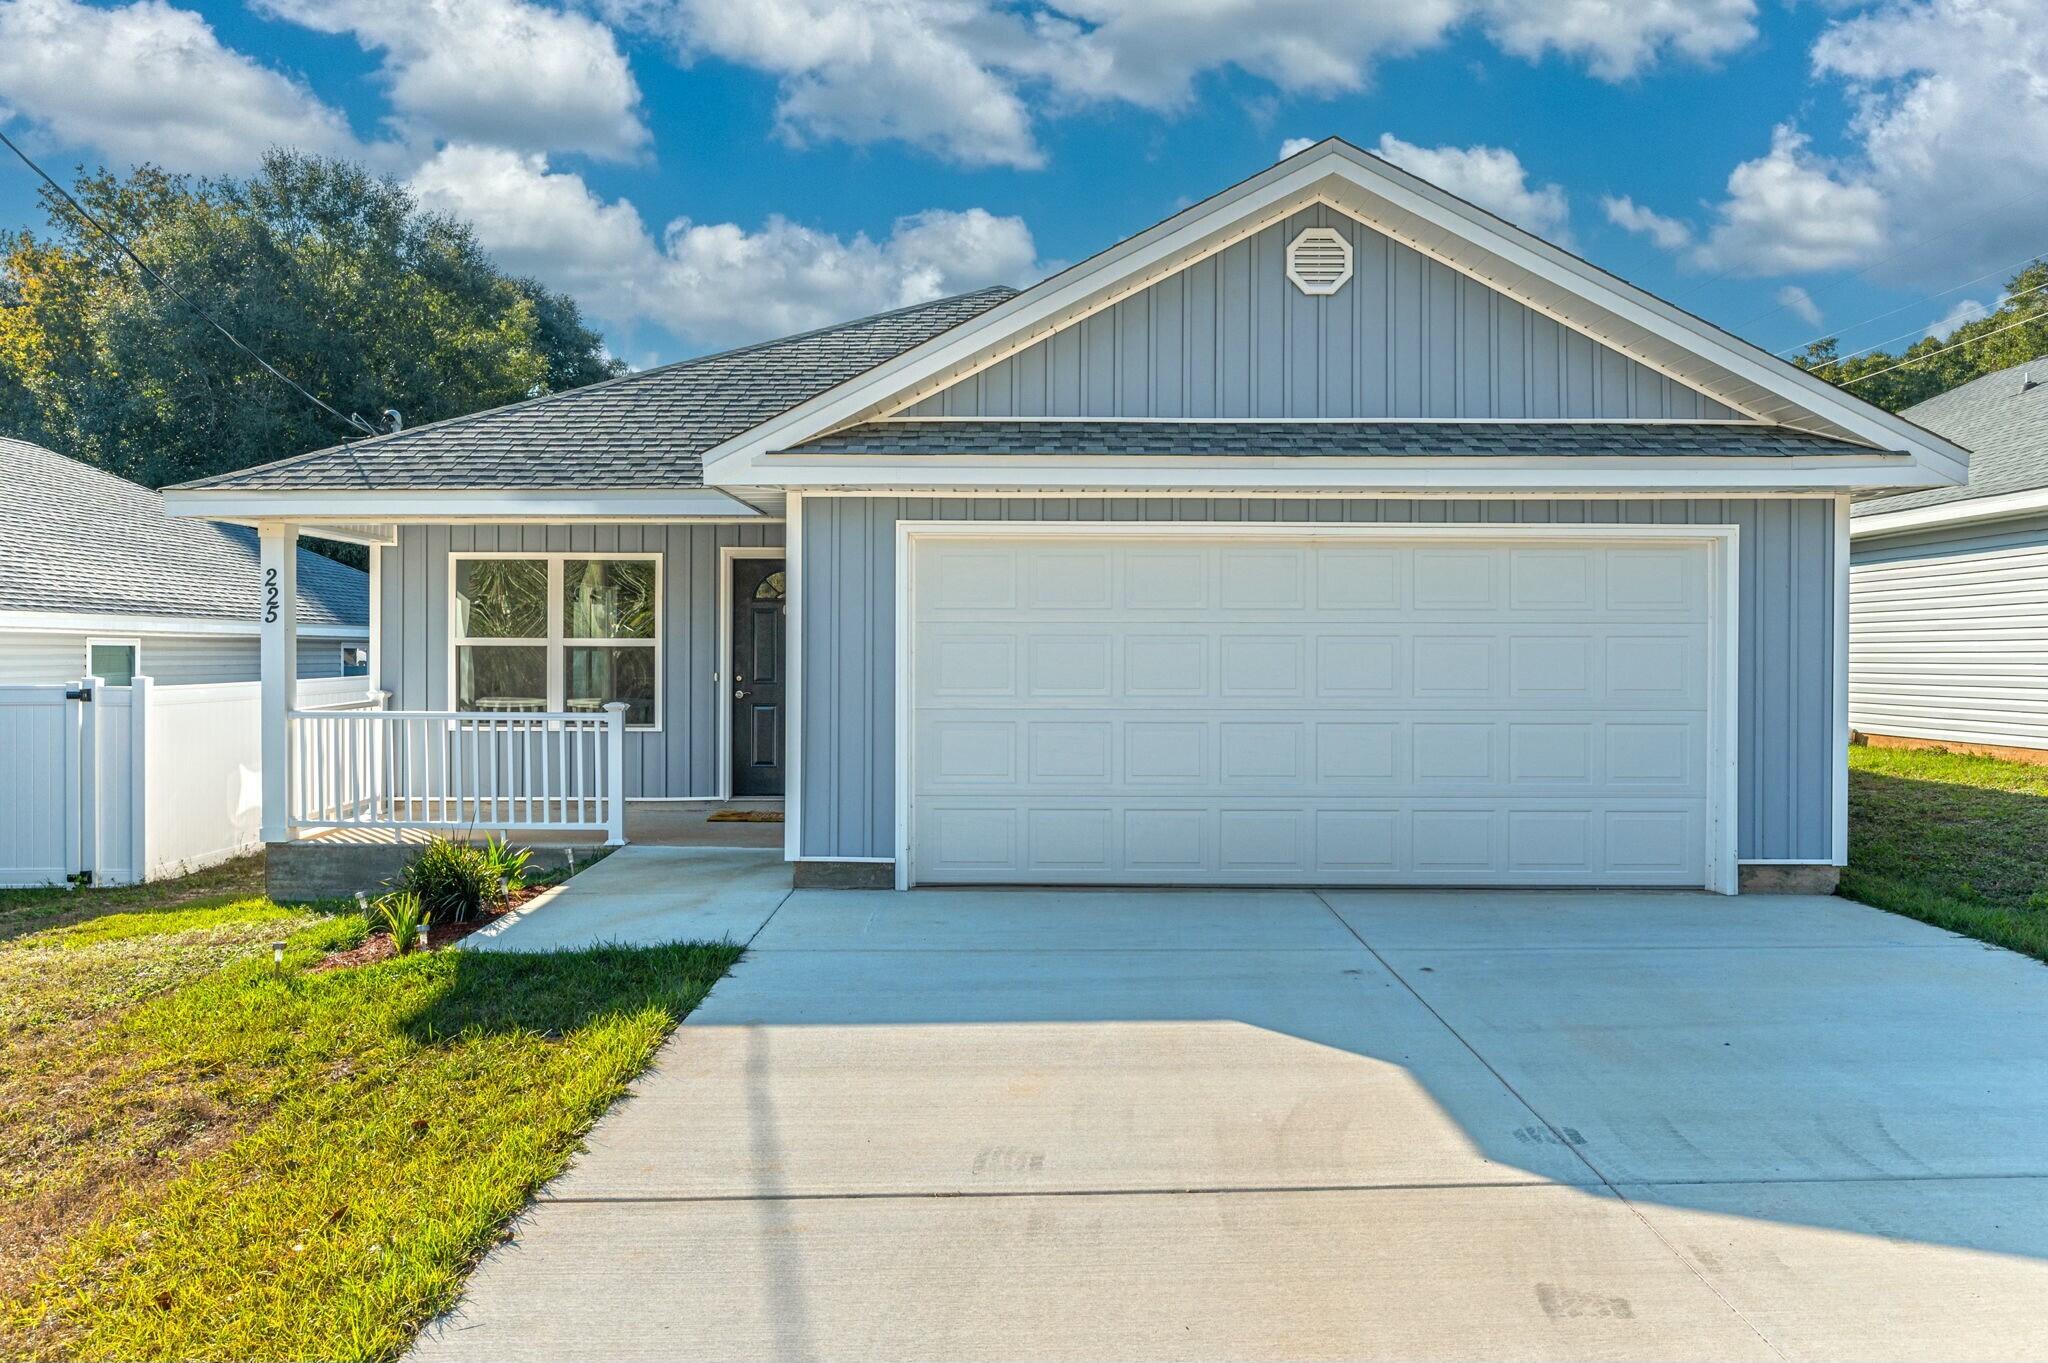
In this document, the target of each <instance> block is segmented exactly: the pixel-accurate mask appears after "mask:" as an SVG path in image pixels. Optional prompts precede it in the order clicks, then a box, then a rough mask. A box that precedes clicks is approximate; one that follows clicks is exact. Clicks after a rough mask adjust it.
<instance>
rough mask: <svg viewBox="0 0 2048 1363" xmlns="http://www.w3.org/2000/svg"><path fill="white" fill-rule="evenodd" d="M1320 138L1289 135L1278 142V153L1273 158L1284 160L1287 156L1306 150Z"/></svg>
mask: <svg viewBox="0 0 2048 1363" xmlns="http://www.w3.org/2000/svg"><path fill="white" fill-rule="evenodd" d="M1318 140H1320V139H1317V138H1314V137H1290V138H1288V139H1287V140H1286V141H1285V142H1282V143H1281V144H1280V154H1279V155H1278V156H1276V157H1274V158H1273V159H1274V160H1276V161H1285V160H1286V159H1287V158H1288V157H1290V156H1294V155H1297V154H1299V153H1301V152H1305V151H1307V150H1308V149H1309V148H1310V147H1313V146H1314V145H1315V144H1316V143H1317V141H1318Z"/></svg>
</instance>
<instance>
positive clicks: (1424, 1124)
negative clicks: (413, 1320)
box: [417, 868, 2048, 1360]
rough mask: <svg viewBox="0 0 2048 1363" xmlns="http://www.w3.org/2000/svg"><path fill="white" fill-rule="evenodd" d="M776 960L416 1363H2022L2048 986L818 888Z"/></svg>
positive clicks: (1859, 935) (2036, 1317) (2046, 1061)
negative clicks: (838, 1362) (841, 1362)
mask: <svg viewBox="0 0 2048 1363" xmlns="http://www.w3.org/2000/svg"><path fill="white" fill-rule="evenodd" d="M598 869H600V870H602V869H603V868H598ZM721 912H723V911H721ZM741 917H742V916H741V915H739V914H737V913H736V912H735V913H732V914H728V915H727V916H726V917H725V918H724V919H722V920H717V919H713V918H709V917H707V918H705V919H704V920H703V921H705V922H707V923H708V922H712V921H727V922H731V923H732V924H733V925H734V927H735V930H737V928H738V927H739V926H743V924H742V923H741ZM756 926H757V927H759V932H758V935H755V936H754V937H753V944H752V949H751V951H750V954H749V956H748V957H747V959H746V960H745V961H744V962H742V963H741V965H740V966H739V967H738V968H737V969H736V970H735V972H734V973H733V975H732V976H730V977H729V978H728V979H727V980H725V981H724V982H723V983H721V984H720V985H719V986H718V988H717V989H716V990H715V991H714V992H713V993H712V995H711V997H710V998H709V999H708V1000H707V1001H706V1003H705V1004H704V1006H703V1007H701V1008H700V1009H699V1010H698V1012H697V1013H696V1015H695V1016H693V1017H692V1018H691V1019H690V1022H689V1025H688V1026H686V1027H685V1028H683V1029H682V1030H681V1031H680V1032H679V1034H678V1036H677V1037H676V1039H675V1040H674V1041H673V1042H671V1043H670V1045H669V1046H668V1047H667V1048H666V1050H665V1051H664V1052H663V1054H662V1056H661V1059H660V1062H659V1065H658V1067H657V1069H656V1070H655V1071H654V1072H652V1073H651V1074H650V1075H649V1076H647V1077H646V1078H645V1079H644V1080H643V1081H642V1082H641V1083H640V1084H639V1085H638V1087H637V1091H636V1094H635V1096H634V1097H632V1098H630V1099H629V1100H627V1101H626V1102H625V1103H624V1104H622V1105H621V1106H620V1107H619V1108H618V1109H617V1110H615V1111H614V1113H613V1114H612V1115H611V1116H610V1117H608V1118H607V1119H606V1120H605V1122H604V1123H602V1124H601V1125H600V1127H599V1128H598V1130H597V1131H596V1132H595V1133H594V1134H593V1137H592V1139H591V1142H590V1149H589V1151H588V1153H586V1154H585V1155H584V1156H583V1157H582V1158H580V1159H579V1160H578V1161H577V1162H576V1164H575V1165H574V1166H573V1167H572V1168H571V1170H570V1171H569V1172H568V1173H567V1174H565V1175H564V1176H563V1177H562V1178H561V1179H559V1180H557V1181H556V1183H555V1184H553V1185H552V1186H551V1187H550V1188H549V1189H548V1190H547V1191H546V1193H545V1195H544V1197H543V1199H542V1200H541V1202H540V1203H539V1204H538V1205H537V1206H536V1207H535V1208H534V1209H533V1210H532V1211H531V1212H530V1213H529V1214H528V1215H527V1216H526V1217H525V1218H523V1219H522V1220H521V1222H520V1223H519V1225H518V1226H517V1235H516V1239H515V1240H514V1241H513V1242H511V1243H510V1244H508V1245H507V1246H506V1247H504V1248H502V1249H500V1250H499V1251H497V1252H496V1253H494V1254H493V1255H492V1256H491V1257H490V1258H489V1260H488V1261H487V1262H486V1263H485V1264H484V1265H483V1266H482V1267H481V1268H480V1269H479V1271H478V1272H477V1274H476V1275H475V1277H474V1278H473V1279H472V1281H471V1284H470V1290H469V1294H468V1296H467V1297H466V1299H465V1300H464V1302H463V1303H462V1305H461V1306H460V1308H459V1309H458V1310H457V1311H456V1312H455V1313H454V1314H453V1315H451V1316H450V1317H449V1318H447V1319H446V1320H444V1321H443V1322H441V1323H439V1324H438V1325H437V1326H436V1327H434V1328H433V1329H431V1330H430V1331H429V1332H428V1334H427V1335H426V1336H425V1337H424V1338H423V1339H422V1341H421V1343H420V1345H419V1348H418V1353H417V1356H418V1357H421V1358H425V1359H435V1360H441V1359H527V1358H534V1359H538V1358H550V1359H554V1358H569V1359H574V1358H589V1359H678V1358H998V1357H1000V1358H1025V1359H1031V1358H1113V1357H1114V1358H1122V1357H1129V1358H1487V1357H1501V1358H1506V1357H1512V1358H1717V1359H1719V1358H1774V1357H1776V1358H1804V1357H1841V1356H1855V1357H1871V1358H1879V1357H1918V1358H1966V1357H1983V1358H1994V1357H2020V1356H2028V1355H2038V1354H2039V1353H2040V1352H2041V1351H2042V1346H2043V1342H2044V1341H2048V1139H2044V1136H2043V1133H2044V1132H2048V1048H2044V1047H2043V1046H2042V1045H2041V1044H2040V1041H2039V1039H2040V1038H2041V1037H2042V1036H2043V1035H2044V1034H2048V1030H2044V1029H2048V972H2044V971H2043V970H2042V968H2041V967H2040V966H2038V965H2036V964H2034V963H2033V962H2031V961H2028V960H2025V959H2023V958H2021V957H2018V956H2014V955H2011V954H2009V953H2006V952H2002V951H1996V950H1992V949H1989V948H1986V947H1983V946H1981V945H1980V944H1977V943H1974V942H1970V941H1967V940H1964V939H1961V938H1956V937H1952V936H1950V935H1948V934H1945V933H1941V932H1938V931H1935V930H1933V929H1930V928H1926V927H1923V926H1921V925H1918V924H1915V923H1911V922H1908V921H1906V920H1904V919H1899V918H1894V917H1891V916H1889V915H1886V914H1881V913H1877V912H1875V911H1872V910H1867V909H1862V908H1859V907H1857V906H1854V905H1851V904H1848V903H1846V902H1844V901H1840V900H1834V899H1745V900H1728V899H1719V898H1711V897H1707V896H1699V895H1678V894H1672V895H1559V894H1458V893H1443V894H1337V893H1328V894H1323V895H1316V894H1310V893H1294V892H1264V893H1238V892H1215V893H1165V892H1159V893H1146V892H1138V893H1094V892H1087V893H1079V892H1077V893H1034V892H1021V891H1020V892H1003V893H939V892H917V893H913V894H910V895H894V894H883V893H873V892H867V893H862V892H839V893H834V892H822V891H806V892H798V893H795V894H791V895H788V896H786V898H785V899H784V900H783V901H782V902H781V903H780V906H779V907H776V908H772V909H769V910H762V911H761V912H760V913H759V916H758V921H757V922H756ZM735 935H737V931H735Z"/></svg>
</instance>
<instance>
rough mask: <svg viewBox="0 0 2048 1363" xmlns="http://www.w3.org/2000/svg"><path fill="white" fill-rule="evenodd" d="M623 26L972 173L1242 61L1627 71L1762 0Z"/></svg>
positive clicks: (833, 127)
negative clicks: (1456, 51) (1460, 35)
mask: <svg viewBox="0 0 2048 1363" xmlns="http://www.w3.org/2000/svg"><path fill="white" fill-rule="evenodd" d="M597 3H599V4H600V5H601V7H602V8H603V11H604V12H605V13H606V14H608V15H609V16H611V17H612V18H614V19H615V20H616V21H618V22H621V23H624V24H627V25H630V26H632V27H635V28H638V29H641V30H643V31H648V32H653V33H656V34H659V35H661V36H663V37H665V38H667V39H668V40H669V41H671V42H673V43H674V44H675V45H676V46H677V47H678V49H679V50H680V51H682V52H683V53H684V54H685V55H686V56H698V55H709V56H715V57H719V58H722V59H724V60H727V61H731V62H736V63H739V64H742V65H745V66H749V67H753V68H755V69H757V70H762V71H767V72H769V73H771V74H773V75H775V76H776V77H778V78H779V79H780V80H781V82H782V93H781V101H780V104H779V106H778V109H777V118H778V121H779V125H780V127H781V129H782V131H783V133H784V135H785V136H787V137H789V138H791V139H793V140H806V139H814V138H816V139H837V140H843V141H849V142H874V141H881V140H890V139H893V140H900V141H904V142H908V143H910V144H912V145H915V146H919V147H922V148H925V149H927V150H929V151H932V152H935V153H937V154H939V155H942V156H945V157H947V158H949V159H951V160H955V161H958V162H961V163H963V164H968V165H1009V166H1022V167H1030V166H1036V165H1041V164H1043V162H1044V153H1043V151H1042V150H1041V149H1040V147H1039V145H1038V141H1037V136H1036V131H1035V128H1034V121H1033V120H1034V114H1043V113H1053V114H1057V113H1060V112H1064V111H1067V110H1070V109H1073V108H1076V107H1081V106H1086V105H1091V104H1099V103H1107V102H1118V103H1126V104H1132V105H1136V106H1139V107H1141V108H1146V109H1153V110H1160V111H1166V112H1172V111H1177V110H1180V109H1183V108H1185V107H1187V106H1188V105H1189V104H1190V103H1191V102H1192V101H1193V98H1194V92H1195V87H1196V83H1197V81H1198V80H1199V79H1200V78H1201V77H1202V76H1204V75H1206V74H1208V73H1211V72H1216V71H1220V70H1223V69H1225V68H1230V67H1235V68H1237V69H1239V70H1242V71H1244V72H1247V73H1248V74H1250V75H1252V76H1254V77H1257V78H1259V79H1262V80H1265V81H1268V82H1270V83H1271V84H1273V85H1274V86H1276V87H1277V88H1278V89H1280V90H1281V91H1283V92H1286V93H1290V94H1311V95H1330V94H1339V93H1343V92H1347V91H1354V90H1359V89H1363V88H1364V87H1365V86H1366V85H1367V84H1369V83H1370V80H1371V77H1372V71H1373V67H1374V65H1375V64H1376V63H1378V62H1379V61H1381V60H1383V59H1386V58H1389V57H1397V56H1401V55H1403V54H1407V53H1412V52H1416V51H1419V50H1422V49H1425V48H1429V47H1434V46H1437V45H1439V44H1441V43H1443V42H1445V41H1446V40H1447V39H1448V38H1449V37H1450V36H1451V35H1452V34H1453V32H1454V31H1455V30H1458V29H1460V28H1461V27H1477V28H1478V29H1480V30H1482V31H1484V32H1485V33H1486V34H1488V35H1489V36H1491V37H1492V38H1493V40H1494V41H1495V42H1496V43H1498V44H1499V45H1500V46H1501V47H1503V48H1504V49H1506V50H1507V51H1509V52H1512V53H1514V54H1516V55H1519V56H1523V57H1527V58H1529V59H1531V60H1534V59H1536V58H1539V57H1541V56H1543V55H1545V54H1546V53H1551V52H1556V53H1561V54H1563V55H1566V56H1568V57H1572V58H1576V59H1581V60H1584V61H1585V62H1587V63H1588V65H1589V66H1590V67H1591V68H1592V70H1593V71H1594V73H1595V74H1597V75H1599V76H1601V77H1602V78H1605V79H1610V80H1618V79H1622V78H1625V77H1628V76H1631V75H1634V74H1636V73H1638V72H1640V71H1642V70H1643V69H1645V68H1647V67H1648V66H1650V65H1652V64H1654V63H1655V62H1657V61H1659V60H1661V59H1662V58H1663V57H1664V56H1665V55H1666V54H1676V55H1678V56H1681V57H1684V58H1689V59H1693V60H1706V59H1710V58H1712V57H1715V56H1718V55H1721V54H1723V53H1726V52H1731V51H1734V50H1736V49H1737V48H1740V47H1742V46H1743V45H1745V44H1747V43H1748V42H1749V41H1750V40H1751V39H1752V38H1753V37H1754V35H1755V25H1754V22H1753V20H1754V15H1755V8H1756V6H1755V0H1404V3H1400V4H1386V3H1351V4H1330V3H1328V0H1204V3H1201V4H1195V5H1191V4H1188V3H1186V2H1185V0H1022V2H1021V3H1004V2H1003V0H746V3H733V0H597Z"/></svg>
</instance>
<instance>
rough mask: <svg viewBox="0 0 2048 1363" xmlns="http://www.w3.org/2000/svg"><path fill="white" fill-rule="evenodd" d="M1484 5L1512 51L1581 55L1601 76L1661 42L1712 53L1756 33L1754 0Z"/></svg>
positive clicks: (1612, 75) (1496, 1)
mask: <svg viewBox="0 0 2048 1363" xmlns="http://www.w3.org/2000/svg"><path fill="white" fill-rule="evenodd" d="M1481 10H1482V12H1483V13H1484V14H1485V16H1486V18H1485V21H1484V22H1485V25H1486V28H1487V31H1488V32H1490V33H1491V34H1492V35H1493V38H1494V41H1495V42H1497V43H1499V44H1500V45H1501V46H1502V47H1503V48H1505V49H1507V50H1508V51H1509V52H1512V53H1514V54H1515V55H1517V56H1521V57H1527V58H1530V59H1531V60H1534V59H1535V58H1537V57H1540V56H1542V55H1543V54H1544V53H1545V52H1550V51H1555V52H1561V53H1564V54H1565V55H1567V56H1575V57H1583V58H1585V59H1586V61H1587V64H1588V65H1589V66H1591V67H1592V70H1593V74H1594V75H1596V76H1599V77H1600V78H1602V79H1603V80H1624V79H1626V78H1628V77H1630V76H1633V75H1635V74H1636V73H1637V72H1639V71H1641V70H1642V69H1643V68H1645V67H1647V66H1650V65H1651V64H1653V63H1654V62H1656V61H1657V59H1658V57H1659V56H1660V55H1661V54H1662V53H1663V51H1664V49H1666V48H1669V49H1671V50H1672V51H1674V52H1676V53H1678V54H1679V55H1680V56H1683V57H1688V58H1690V59H1692V60H1694V61H1711V60H1712V59H1714V58H1715V57H1719V56H1722V55H1724V54H1726V53H1729V52H1733V51H1736V50H1737V49H1739V48H1742V47H1746V46H1747V45H1748V44H1749V41H1750V40H1751V39H1752V38H1754V37H1756V4H1755V0H1486V3H1484V4H1483V5H1482V6H1481Z"/></svg>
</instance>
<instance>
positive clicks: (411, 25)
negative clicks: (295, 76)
mask: <svg viewBox="0 0 2048 1363" xmlns="http://www.w3.org/2000/svg"><path fill="white" fill-rule="evenodd" d="M257 3H258V4H259V6H260V8H261V9H262V10H263V11H264V12H266V13H268V14H271V15H273V16H275V17H277V18H280V19H285V20H288V21H290V22H292V23H295V24H299V25H302V26H304V27H307V28H312V29H316V30H318V31H320V32H322V33H346V34H349V35H351V36H353V37H354V38H355V40H356V41H357V42H358V43H360V44H361V45H362V46H363V48H364V49H365V50H368V51H374V52H377V53H380V54H381V55H382V58H383V72H382V74H383V78H384V81H385V84H386V85H387V86H388V88H389V91H390V97H391V107H392V110H393V114H394V121H395V122H396V123H397V124H398V125H399V126H400V128H401V129H403V130H404V131H406V132H408V133H411V134H414V135H424V136H426V137H428V138H445V139H448V140H451V141H469V142H483V143H491V144H495V145H498V146H509V147H522V148H530V149H533V150H554V151H583V152H589V153H592V154H594V155H598V156H607V157H614V158H624V157H630V156H633V155H635V154H637V153H638V152H639V151H640V150H641V149H642V148H643V147H644V146H645V145H646V143H647V140H648V134H647V128H646V126H645V125H644V124H643V123H642V122H641V121H640V114H639V106H640V87H639V85H638V84H637V83H636V82H635V81H634V79H633V72H632V68H631V67H630V66H629V65H628V64H627V61H626V57H625V54H624V53H623V52H621V51H620V50H619V45H618V41H617V38H616V36H615V35H614V34H613V33H612V31H611V29H609V28H607V27H606V26H605V25H603V24H601V23H599V22H597V21H596V20H594V19H592V18H590V17H589V16H588V15H585V14H580V13H574V12H565V11H562V10H557V9H551V8H547V7H545V6H542V5H536V4H528V3H525V0H257Z"/></svg>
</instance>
